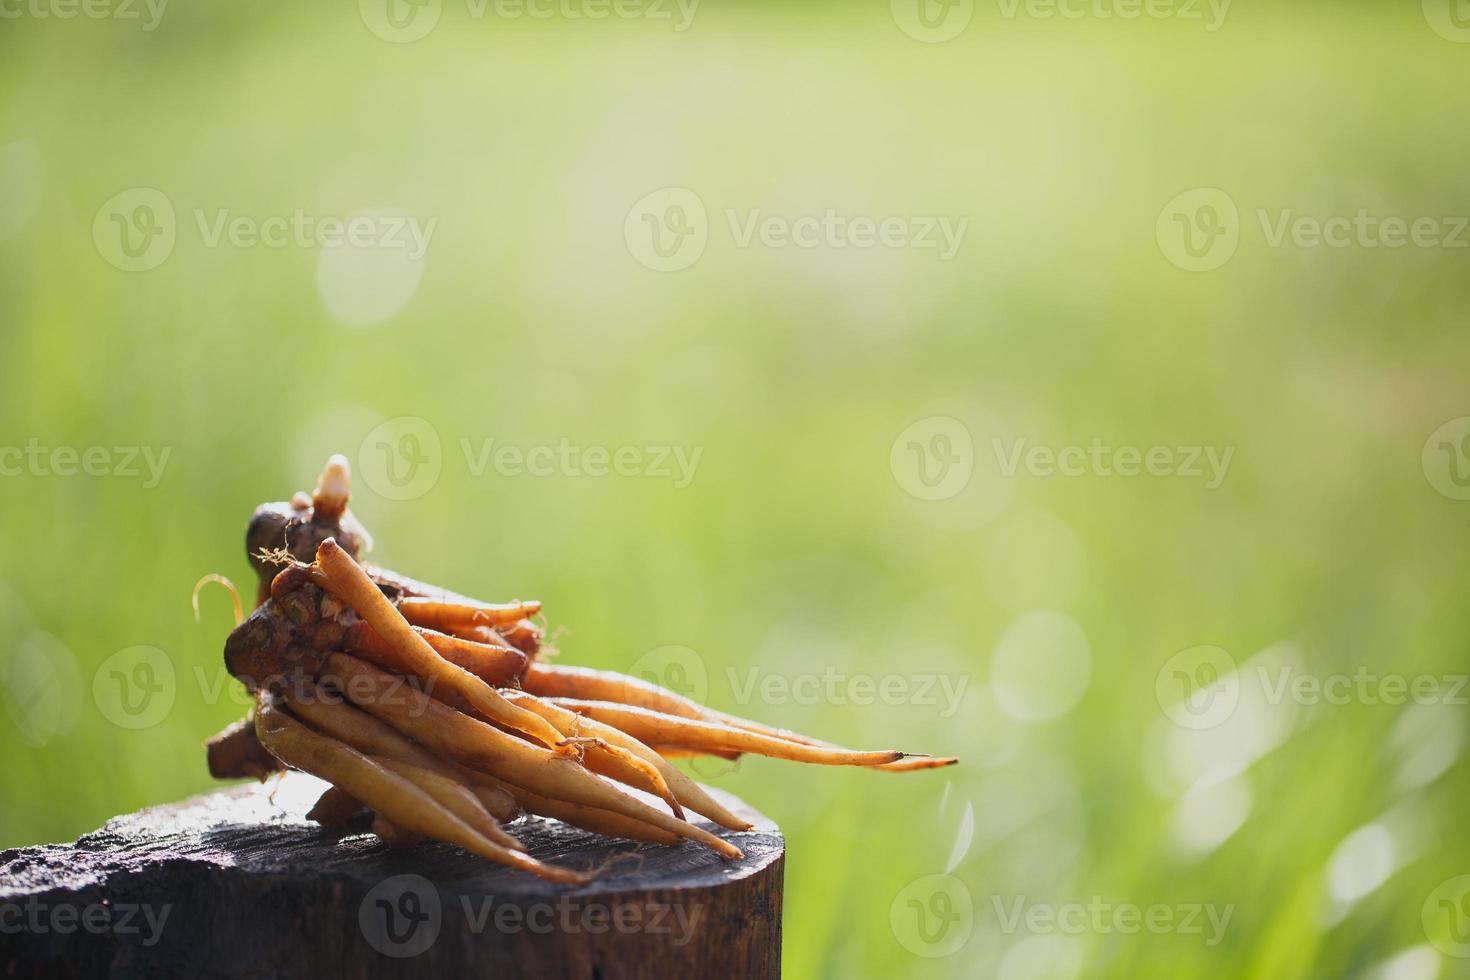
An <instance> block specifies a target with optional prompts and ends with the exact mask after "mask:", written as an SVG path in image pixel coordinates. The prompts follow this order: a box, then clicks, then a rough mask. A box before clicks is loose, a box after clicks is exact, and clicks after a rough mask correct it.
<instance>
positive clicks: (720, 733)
mask: <svg viewBox="0 0 1470 980" xmlns="http://www.w3.org/2000/svg"><path fill="white" fill-rule="evenodd" d="M552 701H553V703H555V704H560V705H562V706H563V707H566V708H569V709H571V710H572V711H575V712H577V713H578V714H581V715H586V716H587V717H589V718H595V719H597V720H598V721H600V722H603V723H604V724H608V725H612V726H613V727H614V728H617V729H620V730H622V731H624V732H627V733H628V734H629V735H632V736H633V737H634V738H636V739H638V740H639V741H642V742H655V743H663V744H668V745H679V746H683V747H685V748H690V749H700V750H707V749H715V750H717V751H721V752H750V753H752V754H755V755H765V756H770V757H771V758H773V759H790V760H792V761H794V762H814V763H818V764H820V765H828V766H881V765H886V764H888V763H890V762H897V761H898V760H900V759H902V758H904V753H902V752H894V751H880V752H858V751H854V750H852V749H836V748H826V747H824V746H817V745H806V744H804V743H801V742H792V741H788V740H786V739H783V738H776V737H774V736H771V735H762V734H760V733H758V732H752V731H749V730H747V729H743V728H735V727H733V726H731V725H724V724H720V723H718V722H712V721H697V720H695V719H692V718H676V717H674V716H673V715H665V714H661V713H659V712H657V711H649V710H648V709H647V708H635V707H633V706H631V705H626V704H612V703H610V702H607V701H577V700H573V699H570V698H554V699H552Z"/></svg>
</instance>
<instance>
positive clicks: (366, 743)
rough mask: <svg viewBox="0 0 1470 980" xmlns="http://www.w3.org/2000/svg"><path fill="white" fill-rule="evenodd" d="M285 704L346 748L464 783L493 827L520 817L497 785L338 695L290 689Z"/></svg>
mask: <svg viewBox="0 0 1470 980" xmlns="http://www.w3.org/2000/svg"><path fill="white" fill-rule="evenodd" d="M286 703H287V704H288V705H289V706H290V708H291V710H292V711H293V712H295V714H296V715H297V716H298V717H300V718H303V719H305V720H306V721H308V722H310V723H311V724H312V725H313V726H314V727H315V728H317V729H319V730H320V731H323V732H325V733H327V734H328V735H330V736H332V737H333V738H335V739H337V740H338V741H341V742H345V743H347V744H348V745H350V746H352V747H353V748H354V749H356V750H357V751H359V752H361V753H362V754H363V755H368V756H382V757H383V758H385V759H392V760H395V761H397V762H401V763H407V764H408V765H411V766H415V767H417V768H420V769H428V770H430V771H433V772H437V773H439V774H440V775H442V776H444V777H446V778H449V779H453V780H455V781H456V782H459V783H462V784H464V785H465V786H467V787H468V788H469V789H470V791H471V792H473V793H474V794H475V796H476V798H477V799H478V800H479V801H480V804H481V805H482V806H484V807H485V809H486V811H488V812H489V814H490V816H492V817H494V818H495V820H496V821H497V823H502V824H505V823H510V822H511V821H512V820H514V819H515V818H516V817H518V816H520V813H519V808H518V807H517V806H516V802H515V799H514V798H513V797H511V795H510V794H509V793H507V792H505V791H504V790H503V789H500V788H498V787H496V786H493V785H486V784H485V783H484V782H483V781H482V780H480V779H478V778H477V776H476V774H475V773H472V772H470V771H469V770H467V769H464V768H462V767H460V766H457V765H455V764H454V763H453V762H448V761H445V760H443V759H440V758H439V757H437V756H435V755H434V754H433V753H432V752H430V751H429V750H428V749H426V748H424V747H423V746H422V745H420V744H418V743H417V742H415V741H414V740H413V739H411V738H408V737H407V736H405V735H403V734H402V733H400V732H399V731H398V730H397V729H396V728H393V727H392V726H390V725H387V724H384V723H383V722H381V721H379V720H378V719H376V718H374V717H373V716H372V715H370V714H368V713H367V712H366V711H363V710H361V709H359V708H354V707H353V706H352V705H350V704H347V703H346V702H345V701H343V700H342V697H341V695H339V694H333V693H331V692H328V691H326V690H324V689H322V688H320V687H317V686H314V685H310V686H304V687H292V688H290V689H288V690H287V691H286ZM506 846H510V845H506Z"/></svg>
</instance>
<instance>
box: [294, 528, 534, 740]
mask: <svg viewBox="0 0 1470 980" xmlns="http://www.w3.org/2000/svg"><path fill="white" fill-rule="evenodd" d="M316 560H317V564H318V565H319V566H320V567H321V570H322V572H323V573H324V574H325V575H326V576H327V580H328V582H329V583H330V586H331V592H332V594H333V595H335V596H337V597H338V598H339V599H341V600H343V601H344V602H346V603H347V604H348V605H349V606H351V607H352V608H353V609H354V610H355V611H356V612H357V614H358V615H359V616H361V617H362V618H363V619H365V620H367V622H368V625H370V626H371V627H372V628H373V630H374V631H375V632H377V634H378V635H379V636H381V637H382V638H383V639H384V640H386V641H387V642H389V643H390V644H392V645H393V646H394V647H395V648H396V649H397V650H398V652H399V653H400V654H401V655H402V656H403V657H404V658H405V660H406V661H407V663H408V665H409V666H410V667H411V668H412V670H411V671H410V672H411V673H412V674H414V675H415V676H417V677H421V678H423V679H425V680H432V681H433V682H435V683H438V684H443V685H444V686H445V687H447V688H449V689H450V690H452V691H454V692H456V693H458V694H460V695H462V696H463V697H464V698H466V699H467V700H468V701H469V702H470V703H471V704H472V705H474V707H475V710H476V711H478V712H480V713H481V714H482V715H484V716H485V717H486V718H489V719H490V720H492V721H496V722H499V723H500V724H502V725H505V726H506V727H508V728H514V729H515V730H516V731H518V732H525V733H526V734H527V735H529V736H531V737H532V738H535V739H539V740H540V741H542V742H543V743H545V744H546V745H555V744H556V743H557V742H559V741H561V734H560V733H559V732H557V730H556V729H555V728H553V727H552V726H551V725H549V724H548V723H547V722H546V720H545V719H543V718H541V717H540V716H539V715H534V714H532V713H531V712H529V711H526V710H525V709H524V708H517V707H516V706H515V705H513V704H511V703H510V702H508V701H506V700H505V698H503V697H501V696H500V695H499V694H497V693H496V692H495V689H494V688H492V687H491V686H490V685H489V684H486V683H485V682H484V681H483V680H481V679H480V678H478V677H476V676H475V675H474V674H471V673H470V672H469V671H467V670H465V669H464V668H463V667H459V666H456V665H455V664H452V663H450V662H449V661H448V660H445V659H444V658H443V657H442V656H440V655H439V654H438V653H436V652H434V648H433V647H431V646H430V645H429V642H428V641H427V640H425V639H424V638H423V637H422V636H420V635H419V634H418V633H417V632H416V631H415V630H414V628H413V627H412V626H411V625H410V624H409V622H408V620H406V619H404V618H403V615H402V614H401V613H400V612H399V611H398V609H397V608H396V607H394V605H393V603H391V602H389V601H388V599H387V597H386V596H384V595H383V593H382V592H380V591H379V590H378V587H377V586H376V585H374V584H373V580H372V579H370V578H368V576H367V573H366V572H364V571H363V570H362V566H361V565H359V564H358V563H357V562H356V561H354V560H353V558H352V556H351V555H349V554H348V553H347V552H346V551H344V550H342V548H341V547H340V546H339V545H338V544H337V542H336V541H334V540H332V539H331V538H328V539H327V540H325V541H323V542H322V543H321V547H319V548H318V549H317V553H316Z"/></svg>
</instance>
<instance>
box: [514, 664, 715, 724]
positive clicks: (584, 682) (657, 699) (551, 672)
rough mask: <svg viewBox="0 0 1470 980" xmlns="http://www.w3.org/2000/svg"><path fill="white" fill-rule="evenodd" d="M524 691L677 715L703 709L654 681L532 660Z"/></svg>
mask: <svg viewBox="0 0 1470 980" xmlns="http://www.w3.org/2000/svg"><path fill="white" fill-rule="evenodd" d="M521 687H523V688H524V689H525V690H526V692H527V693H529V694H534V695H536V696H538V697H546V698H577V699H578V700H582V701H612V702H614V703H617V704H631V705H636V706H638V707H640V708H648V709H649V710H651V711H661V712H663V713H664V714H666V715H675V716H677V717H680V718H704V717H705V712H706V709H705V708H704V707H703V706H702V705H699V704H696V703H695V702H693V701H691V700H689V699H688V698H686V697H683V696H682V695H678V694H675V693H674V692H673V691H670V690H668V689H666V688H662V687H659V686H658V685H657V684H650V683H649V682H648V681H645V680H641V679H640V678H637V677H629V676H628V675H627V674H619V673H617V672H616V671H611V670H594V669H592V668H591V667H573V666H570V665H565V664H548V663H541V662H537V663H533V664H532V665H531V666H530V667H529V668H527V670H526V676H525V678H524V679H523V680H522V681H521Z"/></svg>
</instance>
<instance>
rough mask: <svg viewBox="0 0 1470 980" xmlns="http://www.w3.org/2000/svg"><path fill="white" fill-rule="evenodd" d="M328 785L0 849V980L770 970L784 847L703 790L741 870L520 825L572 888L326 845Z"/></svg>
mask: <svg viewBox="0 0 1470 980" xmlns="http://www.w3.org/2000/svg"><path fill="white" fill-rule="evenodd" d="M324 785H325V784H323V783H321V782H320V781H318V780H316V779H314V778H312V777H310V776H306V775H303V774H300V773H292V774H290V775H289V776H287V777H286V778H285V780H284V781H282V782H280V783H279V784H277V783H275V782H272V783H268V784H266V785H264V786H260V785H249V786H239V787H232V788H230V789H225V790H221V791H219V792H215V793H210V794H207V795H204V796H198V797H194V798H193V799H189V800H185V801H184V802H182V803H176V804H171V805H168V806H160V807H154V808H151V809H147V810H142V811H139V812H138V813H133V814H129V815H127V816H121V817H116V818H114V819H113V820H110V821H109V822H108V823H107V825H106V826H104V827H103V828H102V829H100V830H98V831H96V832H95V833H91V834H88V835H86V836H84V837H82V838H80V839H79V840H77V841H76V842H75V843H72V844H56V845H46V846H41V847H28V848H19V849H12V850H7V851H0V978H10V977H33V976H35V977H40V976H44V977H104V976H111V977H148V978H166V977H206V978H214V977H220V978H223V977H262V978H263V977H363V978H367V977H398V976H434V975H441V976H453V977H475V976H484V977H572V978H578V977H581V978H599V980H615V978H624V977H658V978H664V977H706V976H708V977H775V976H779V974H780V963H781V898H782V874H783V869H784V841H783V840H782V838H781V834H780V831H779V830H778V829H777V828H776V826H775V824H773V823H771V822H770V821H769V820H767V819H766V818H765V817H763V816H761V815H760V814H759V813H756V812H755V811H753V810H751V809H750V808H749V807H747V806H745V805H744V804H743V803H741V802H740V801H739V800H738V799H736V798H734V797H732V796H730V795H729V794H726V793H721V792H720V791H718V790H711V792H712V793H713V794H714V795H715V796H717V797H718V798H719V799H720V801H721V802H722V803H724V804H725V805H726V806H728V807H730V808H731V809H732V810H734V811H735V812H736V813H739V814H741V815H743V816H745V817H747V818H748V819H750V820H751V821H752V822H753V823H755V824H756V828H755V829H754V830H752V831H748V832H745V833H732V832H730V831H725V830H719V829H718V828H716V827H714V826H713V825H710V824H707V823H704V824H703V825H704V826H706V827H707V828H708V829H710V830H712V831H715V832H717V833H719V834H720V835H721V836H722V837H726V838H728V839H730V840H733V841H734V842H735V843H737V844H738V845H739V846H740V847H741V848H742V849H743V850H744V851H745V858H744V859H743V860H740V861H734V862H725V861H722V860H720V859H719V858H718V857H717V856H716V855H714V854H713V853H711V852H710V851H708V850H706V849H704V848H700V847H698V846H697V845H693V844H686V845H683V846H679V847H661V846H658V845H651V844H643V845H640V844H637V843H634V842H631V841H614V840H609V839H607V838H603V837H598V836H596V835H592V834H588V833H586V832H584V831H580V830H576V829H574V828H571V827H567V826H565V825H564V824H560V823H557V822H555V821H549V820H542V819H540V818H535V817H532V818H526V819H523V820H521V821H518V822H517V823H515V824H514V825H512V830H513V832H514V833H515V834H516V835H517V836H518V837H520V838H521V840H522V841H524V842H525V844H526V846H527V849H528V850H529V851H530V853H531V854H532V855H533V856H535V857H537V858H540V859H542V860H546V861H553V862H556V863H558V864H564V865H567V866H569V867H575V868H580V869H591V868H599V869H601V873H600V874H599V875H598V877H597V879H596V880H595V881H593V882H592V883H590V884H588V885H585V886H581V887H571V886H566V885H551V884H548V883H546V882H544V881H541V880H540V879H538V878H534V877H532V876H530V875H526V874H521V873H518V872H514V871H511V870H509V869H505V868H502V867H500V866H499V865H495V864H492V863H490V862H487V861H484V860H481V859H479V858H476V857H474V856H472V855H469V854H466V853H465V852H464V851H461V850H460V849H458V848H455V847H451V846H448V845H443V844H436V843H425V844H422V845H419V846H416V847H413V848H410V849H407V850H392V849H390V848H387V847H385V846H383V845H382V844H381V843H379V842H378V841H377V839H376V838H374V837H371V836H370V835H368V834H367V833H366V831H365V829H352V830H350V831H348V832H346V833H338V832H332V831H326V830H323V829H321V828H319V827H317V826H316V825H315V824H313V823H310V822H309V821H307V820H306V818H305V814H306V811H307V810H308V809H309V808H310V806H311V804H312V802H313V801H314V800H315V799H316V797H317V795H319V793H320V791H321V790H322V789H323V788H324ZM273 790H274V796H273V797H272V791H273ZM701 823H703V822H702V821H701Z"/></svg>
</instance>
